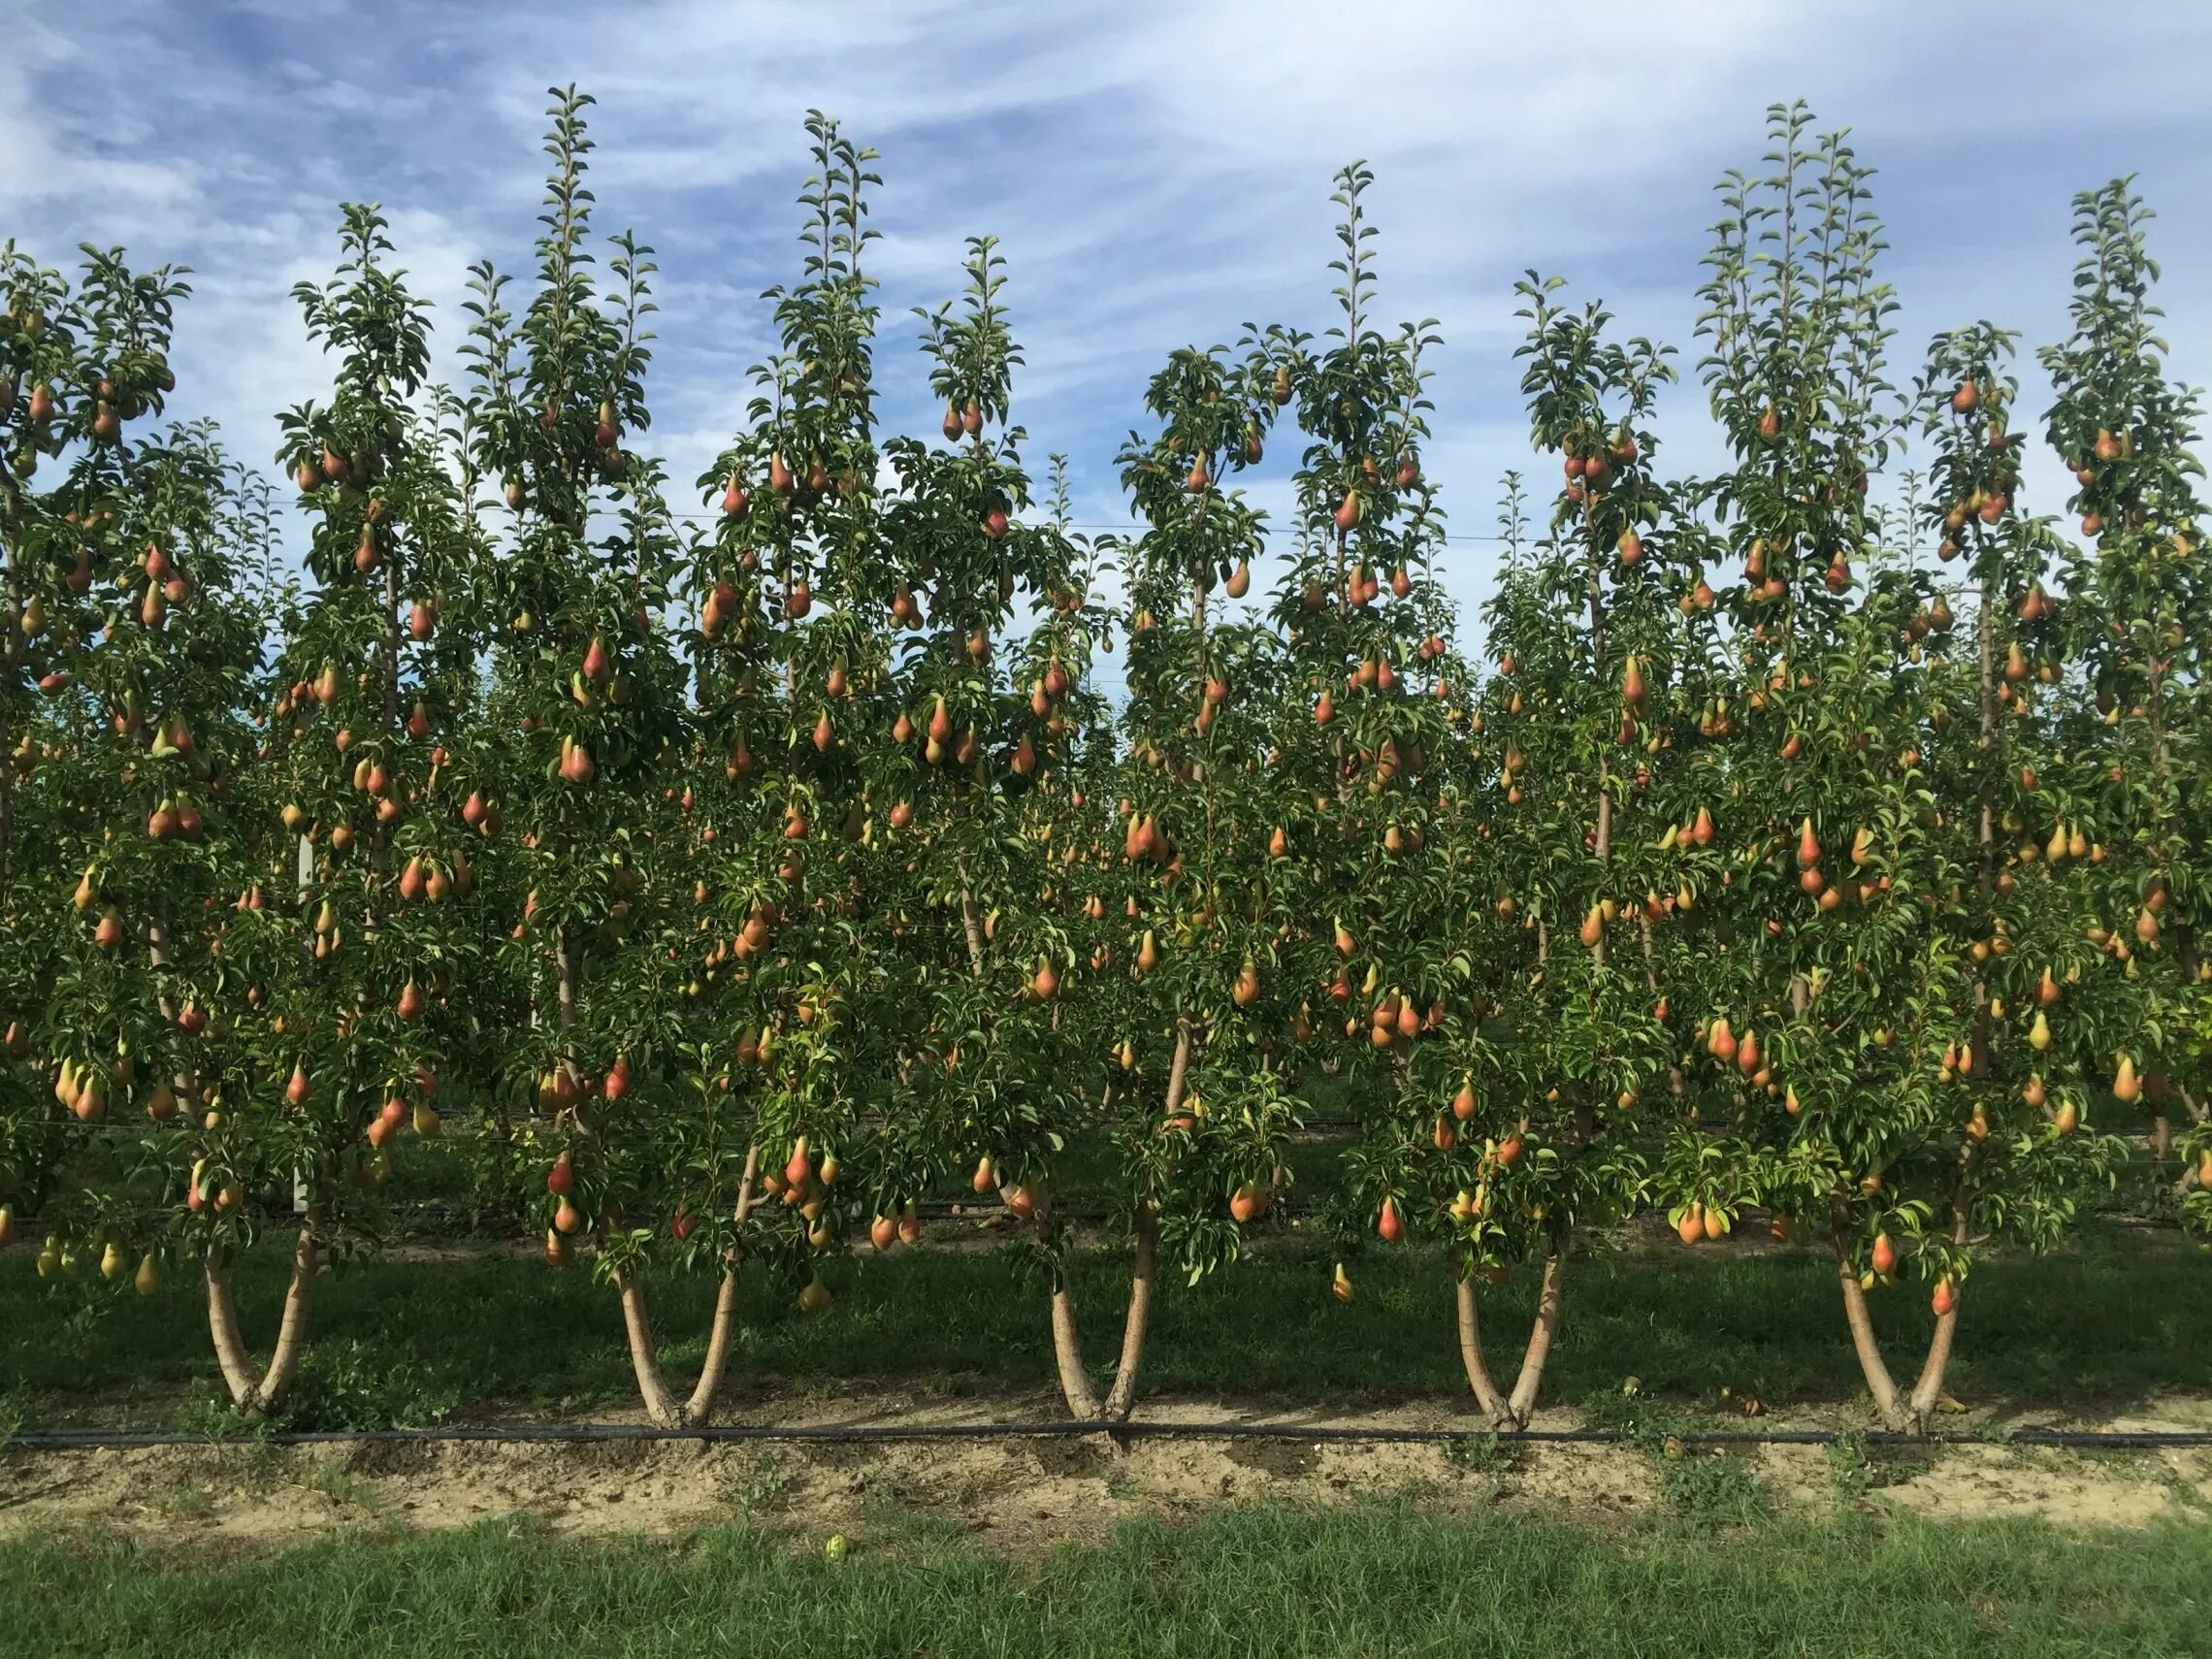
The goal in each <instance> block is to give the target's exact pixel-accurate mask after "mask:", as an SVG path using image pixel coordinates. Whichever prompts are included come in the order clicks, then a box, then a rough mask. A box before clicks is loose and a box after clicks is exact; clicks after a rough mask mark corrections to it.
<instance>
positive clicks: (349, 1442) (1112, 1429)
mask: <svg viewBox="0 0 2212 1659" xmlns="http://www.w3.org/2000/svg"><path fill="white" fill-rule="evenodd" d="M1097 1434H1102V1435H1107V1436H1110V1437H1112V1438H1113V1439H1115V1440H1118V1441H1120V1440H1268V1441H1303V1442H1307V1443H1334V1444H1342V1445H1354V1446H1361V1445H1418V1446H1441V1445H1450V1444H1453V1443H1459V1442H1467V1441H1484V1440H1495V1441H1496V1442H1497V1444H1499V1445H1501V1446H1514V1445H1522V1444H1526V1445H1534V1446H1621V1445H1630V1444H1645V1443H1648V1442H1649V1441H1650V1440H1651V1439H1653V1438H1654V1437H1653V1436H1652V1435H1651V1434H1650V1433H1648V1432H1645V1433H1639V1432H1636V1431H1633V1430H1629V1429H1610V1428H1578V1429H1509V1430H1503V1431H1500V1432H1498V1433H1496V1434H1494V1435H1493V1434H1491V1433H1490V1432H1489V1431H1486V1430H1480V1429H1419V1428H1345V1427H1335V1426H1323V1425H1315V1426H1302V1425H1300V1424H1297V1423H1247V1422H1234V1421H1227V1422H1190V1423H1174V1422H1142V1421H1139V1422H1124V1423H1100V1422H1079V1421H1064V1420H1063V1421H1046V1422H1014V1423H887V1424H882V1425H879V1426H876V1427H854V1426H846V1425H840V1424H816V1425H778V1424H774V1423H730V1424H710V1425H708V1426H705V1427H701V1428H681V1429H673V1428H671V1429H664V1428H652V1427H650V1426H648V1425H646V1424H643V1423H530V1422H521V1423H485V1424H480V1425H473V1426H469V1425H454V1426H446V1427H439V1428H411V1429H409V1428H394V1429H276V1430H272V1431H270V1432H268V1433H266V1434H257V1435H249V1436H244V1437H241V1438H242V1439H243V1440H245V1441H249V1442H250V1443H251V1444H256V1445H269V1446H407V1445H443V1444H467V1443H474V1444H488V1445H506V1446H528V1445H548V1444H575V1443H585V1444H591V1443H602V1442H612V1441H642V1442H648V1443H657V1442H673V1441H699V1442H715V1441H801V1442H803V1441H820V1442H828V1443H830V1444H833V1445H889V1444H894V1443H897V1442H902V1441H932V1440H976V1441H988V1440H1072V1439H1079V1438H1082V1437H1085V1436H1089V1435H1097ZM1664 1438H1665V1439H1666V1440H1668V1441H1670V1442H1676V1443H1679V1444H1680V1445H1682V1446H1684V1447H1704V1446H1710V1447H1725V1446H1836V1445H1853V1446H1903V1447H1918V1446H1946V1445H1951V1446H1957V1445H1972V1444H1976V1443H1981V1444H1992V1445H2003V1446H2041V1447H2055V1448H2065V1449H2072V1450H2083V1451H2150V1450H2163V1449H2169V1448H2212V1431H2201V1432H2200V1431H2192V1430H2149V1429H2145V1430H2131V1429H2044V1428H2022V1429H2014V1430H2011V1431H2009V1432H2007V1433H2004V1434H2002V1435H2001V1436H1998V1437H1991V1438H1989V1439H1987V1440H1985V1439H1984V1437H1982V1436H1978V1435H1940V1434H1911V1433H1904V1432H1895V1431H1890V1430H1872V1431H1869V1432H1866V1433H1855V1432H1853V1431H1851V1430H1847V1429H1685V1430H1680V1431H1678V1432H1676V1433H1674V1434H1671V1435H1668V1436H1666V1437H1664ZM222 1444H224V1442H223V1441H222V1440H221V1439H220V1438H218V1437H213V1436H209V1435H199V1434H182V1433H179V1432H177V1431H175V1430H171V1429H97V1428H50V1429H20V1430H17V1431H16V1433H15V1434H13V1435H0V1449H4V1450H13V1449H16V1448H21V1449H23V1450H28V1451H110V1450H133V1449H137V1448H145V1447H159V1446H218V1445H222Z"/></svg>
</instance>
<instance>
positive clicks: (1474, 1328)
mask: <svg viewBox="0 0 2212 1659" xmlns="http://www.w3.org/2000/svg"><path fill="white" fill-rule="evenodd" d="M1454 1265H1455V1266H1456V1267H1457V1268H1458V1269H1459V1271H1458V1272H1456V1273H1455V1274H1454V1275H1453V1276H1452V1285H1451V1293H1452V1298H1453V1301H1454V1302H1455V1303H1456V1305H1457V1310H1458V1315H1459V1363H1460V1364H1461V1365H1462V1366H1463V1367H1465V1369H1466V1372H1467V1385H1468V1386H1469V1387H1470V1388H1472V1389H1474V1390H1475V1403H1476V1404H1477V1405H1479V1406H1480V1407H1481V1408H1482V1415H1484V1416H1486V1417H1488V1418H1489V1419H1490V1425H1491V1427H1493V1428H1503V1427H1504V1426H1505V1424H1506V1421H1507V1418H1508V1416H1509V1413H1508V1411H1507V1409H1506V1397H1505V1396H1504V1395H1503V1394H1501V1393H1499V1392H1498V1385H1497V1383H1493V1382H1492V1381H1491V1380H1490V1367H1489V1365H1488V1364H1487V1363H1486V1362H1485V1361H1484V1360H1483V1358H1482V1326H1481V1322H1480V1319H1479V1318H1478V1317H1477V1314H1476V1307H1475V1282H1474V1280H1472V1279H1470V1278H1469V1277H1468V1276H1467V1271H1466V1259H1465V1255H1464V1252H1462V1254H1461V1258H1460V1260H1459V1261H1458V1262H1456V1263H1455V1264H1454Z"/></svg>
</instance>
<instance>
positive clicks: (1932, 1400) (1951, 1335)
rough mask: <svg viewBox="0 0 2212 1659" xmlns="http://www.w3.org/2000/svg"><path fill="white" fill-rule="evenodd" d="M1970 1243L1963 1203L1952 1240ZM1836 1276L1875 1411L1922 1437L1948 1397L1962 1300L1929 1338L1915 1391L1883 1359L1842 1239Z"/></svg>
mask: <svg viewBox="0 0 2212 1659" xmlns="http://www.w3.org/2000/svg"><path fill="white" fill-rule="evenodd" d="M1966 1241H1967V1212H1966V1209H1965V1207H1964V1206H1963V1205H1960V1204H1956V1203H1954V1204H1953V1206H1952V1209H1951V1242H1952V1243H1953V1244H1964V1243H1966ZM1836 1278H1837V1282H1838V1285H1840V1287H1841V1289H1842V1292H1843V1317H1844V1320H1845V1322H1846V1323H1848V1324H1849V1326H1850V1328H1851V1347H1852V1349H1853V1350H1854V1351H1856V1352H1857V1354H1858V1356H1859V1370H1860V1371H1861V1373H1863V1374H1864V1375H1865V1377H1866V1379H1867V1391H1868V1392H1869V1393H1870V1394H1871V1395H1872V1396H1873V1399H1874V1412H1875V1415H1878V1416H1879V1417H1880V1418H1881V1419H1882V1425H1883V1426H1884V1427H1885V1428H1891V1429H1896V1430H1900V1431H1903V1432H1908V1433H1919V1432H1921V1431H1923V1430H1925V1429H1926V1428H1927V1427H1928V1424H1929V1422H1930V1420H1931V1419H1932V1418H1933V1417H1934V1416H1935V1415H1936V1407H1937V1406H1938V1405H1939V1404H1941V1403H1942V1399H1943V1374H1944V1372H1945V1370H1947V1369H1948V1368H1949V1366H1950V1363H1951V1345H1952V1343H1953V1341H1954V1340H1955V1339H1956V1337H1957V1334H1958V1329H1959V1297H1958V1295H1957V1294H1956V1291H1955V1289H1954V1293H1953V1296H1952V1299H1951V1311H1950V1312H1949V1313H1947V1314H1938V1315H1936V1329H1935V1331H1934V1332H1933V1333H1932V1334H1931V1335H1930V1337H1929V1339H1928V1352H1927V1356H1926V1357H1925V1358H1924V1359H1923V1360H1922V1362H1921V1366H1920V1377H1919V1380H1918V1381H1917V1382H1915V1383H1913V1385H1912V1388H1911V1390H1910V1392H1907V1391H1906V1390H1904V1389H1903V1388H1901V1387H1900V1386H1899V1385H1898V1383H1897V1379H1896V1378H1895V1377H1893V1376H1892V1375H1891V1374H1890V1368H1889V1363H1888V1361H1886V1360H1885V1359H1883V1357H1882V1348H1881V1343H1880V1341H1879V1339H1877V1338H1876V1337H1875V1335H1874V1321H1873V1316H1872V1314H1871V1312H1870V1310H1869V1308H1868V1306H1867V1292H1866V1289H1865V1287H1864V1286H1862V1285H1860V1283H1859V1276H1858V1274H1857V1273H1856V1272H1854V1271H1853V1270H1852V1266H1851V1257H1850V1254H1849V1252H1847V1251H1846V1250H1845V1249H1844V1246H1843V1239H1842V1235H1841V1234H1838V1237H1837V1245H1836Z"/></svg>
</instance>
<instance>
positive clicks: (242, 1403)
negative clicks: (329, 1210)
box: [207, 1227, 316, 1417]
mask: <svg viewBox="0 0 2212 1659" xmlns="http://www.w3.org/2000/svg"><path fill="white" fill-rule="evenodd" d="M315 1265H316V1252H315V1239H314V1234H313V1233H312V1232H311V1231H309V1229H308V1228H306V1227H302V1228H301V1229H300V1242H299V1247H298V1248H297V1249H296V1250H294V1251H293V1252H292V1278H291V1282H290V1283H289V1284H288V1285H286V1286H285V1288H284V1315H283V1317H282V1319H280V1320H279V1321H278V1323H277V1326H276V1348H275V1349H273V1350H271V1351H270V1355H269V1369H268V1370H266V1371H263V1370H260V1369H259V1368H257V1367H256V1366H255V1365H254V1363H253V1355H252V1352H251V1351H250V1350H248V1349H247V1348H246V1346H245V1337H244V1334H243V1333H242V1332H241V1331H240V1330H239V1323H238V1303H237V1300H236V1298H234V1297H233V1296H232V1294H231V1282H230V1269H229V1267H228V1266H227V1265H225V1263H224V1261H223V1258H222V1253H221V1252H219V1251H212V1250H211V1251H210V1252H208V1256H207V1276H208V1329H209V1332H210V1333H211V1335H212V1336H213V1338H214V1342H215V1363H216V1364H217V1365H218V1366H220V1367H221V1368H222V1374H223V1386H224V1387H225V1388H226V1389H228V1390H229V1392H230V1398H231V1404H232V1405H233V1406H235V1407H237V1408H238V1409H239V1410H240V1411H241V1412H243V1413H244V1414H245V1415H247V1416H254V1417H258V1416H264V1415H267V1414H268V1413H270V1412H271V1411H274V1410H275V1409H276V1407H277V1406H278V1405H280V1404H282V1403H283V1400H284V1397H285V1396H286V1395H287V1394H289V1393H290V1392H291V1391H292V1383H293V1380H294V1378H296V1377H297V1376H298V1375H299V1370H300V1355H301V1353H302V1352H303V1351H304V1350H306V1348H307V1345H308V1286H309V1284H310V1283H312V1281H313V1279H314V1276H315Z"/></svg>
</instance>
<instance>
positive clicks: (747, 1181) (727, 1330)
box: [614, 1145, 761, 1429]
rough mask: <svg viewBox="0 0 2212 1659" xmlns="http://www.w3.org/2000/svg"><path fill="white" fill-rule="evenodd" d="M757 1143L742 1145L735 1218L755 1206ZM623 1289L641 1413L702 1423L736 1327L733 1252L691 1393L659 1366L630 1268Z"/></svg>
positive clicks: (668, 1424)
mask: <svg viewBox="0 0 2212 1659" xmlns="http://www.w3.org/2000/svg"><path fill="white" fill-rule="evenodd" d="M760 1162H761V1149H760V1148H759V1146H757V1145H756V1146H751V1147H747V1148H746V1149H745V1173H744V1175H743V1177H742V1178H741V1180H740V1182H739V1185H738V1189H737V1222H738V1224H739V1225H740V1226H742V1225H743V1224H744V1221H745V1218H746V1217H747V1216H749V1215H751V1214H752V1210H753V1178H754V1175H755V1173H756V1172H757V1171H758V1170H759V1168H760ZM614 1283H615V1288H616V1289H617V1290H619V1291H620V1292H621V1294H622V1329H623V1335H624V1336H625V1337H627V1338H628V1339H629V1342H630V1369H631V1370H632V1371H633V1372H634V1373H635V1374H636V1377H637V1397H638V1399H639V1401H640V1402H641V1403H642V1404H643V1405H644V1407H645V1416H646V1419H647V1420H648V1421H650V1422H651V1423H652V1425H653V1426H654V1427H655V1428H665V1429H681V1428H700V1427H703V1426H704V1425H705V1424H707V1423H709V1422H712V1421H713V1420H714V1402H715V1395H716V1394H717V1392H719V1391H720V1389H721V1387H722V1373H723V1371H724V1370H725V1368H726V1367H727V1366H728V1365H729V1362H730V1339H731V1334H732V1332H733V1331H734V1330H735V1329H736V1327H737V1255H736V1252H734V1251H732V1252H731V1253H730V1254H729V1255H727V1256H725V1257H724V1258H723V1262H722V1282H721V1284H720V1285H719V1286H718V1287H717V1288H716V1290H715V1293H714V1318H713V1322H712V1323H710V1324H709V1325H708V1326H707V1330H706V1355H705V1357H704V1358H703V1359H701V1360H700V1361H699V1380H698V1382H697V1383H695V1384H694V1385H693V1387H692V1391H691V1397H690V1398H689V1399H686V1400H681V1401H679V1400H678V1399H677V1398H676V1396H675V1391H674V1390H673V1389H671V1388H670V1387H669V1386H668V1380H667V1373H666V1372H664V1371H663V1370H662V1369H661V1348H660V1344H659V1343H658V1342H657V1341H656V1340H655V1338H654V1336H653V1322H652V1319H651V1317H649V1316H648V1315H647V1313H646V1309H645V1285H644V1283H643V1281H641V1280H640V1279H639V1278H638V1277H637V1275H636V1274H635V1273H634V1271H632V1270H631V1269H629V1268H625V1269H623V1271H622V1272H621V1273H619V1274H617V1275H616V1276H615V1282H614Z"/></svg>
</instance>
